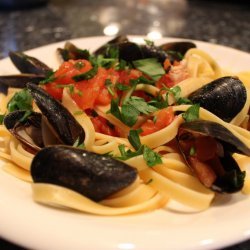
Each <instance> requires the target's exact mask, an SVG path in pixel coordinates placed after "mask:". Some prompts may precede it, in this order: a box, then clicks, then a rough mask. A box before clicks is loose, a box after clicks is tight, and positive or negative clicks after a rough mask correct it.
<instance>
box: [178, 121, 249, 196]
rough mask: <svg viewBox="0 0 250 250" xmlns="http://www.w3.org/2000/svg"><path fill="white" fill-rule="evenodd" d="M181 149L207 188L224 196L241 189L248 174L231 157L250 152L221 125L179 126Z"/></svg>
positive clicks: (196, 123)
mask: <svg viewBox="0 0 250 250" xmlns="http://www.w3.org/2000/svg"><path fill="white" fill-rule="evenodd" d="M177 141H178V146H179V149H180V151H181V153H182V154H183V157H184V159H185V160H186V162H187V164H188V166H190V168H191V169H192V170H193V172H194V174H195V175H196V176H197V178H198V179H199V180H200V181H201V183H202V184H204V185H205V186H206V187H208V188H211V189H212V190H214V191H217V192H222V193H232V192H236V191H239V190H241V189H242V187H243V184H244V177H245V172H243V171H241V170H240V168H239V166H238V164H237V162H236V161H235V160H234V158H233V157H232V154H233V153H235V152H238V153H241V154H244V155H248V156H250V148H249V147H247V146H246V145H245V144H244V143H243V142H242V141H241V140H239V138H237V137H236V136H235V135H234V134H232V133H231V131H229V130H228V129H227V128H225V127H224V126H222V125H221V124H218V123H215V122H211V121H205V120H196V121H192V122H185V123H183V124H181V125H180V127H179V130H178V135H177Z"/></svg>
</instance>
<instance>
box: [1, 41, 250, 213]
mask: <svg viewBox="0 0 250 250" xmlns="http://www.w3.org/2000/svg"><path fill="white" fill-rule="evenodd" d="M57 52H58V57H59V59H60V60H61V64H60V66H59V68H57V69H51V68H49V67H48V66H47V65H46V64H45V63H46V62H41V61H39V60H38V59H36V58H34V57H31V56H28V55H26V54H24V53H21V52H10V58H11V60H12V62H13V63H14V65H15V66H16V67H17V68H18V69H19V71H20V72H21V73H20V75H7V76H0V83H1V84H2V85H3V86H4V88H5V93H1V94H0V103H1V106H0V114H1V116H0V118H1V122H2V124H1V125H0V139H1V140H0V141H1V148H0V149H1V150H0V158H1V160H3V161H4V167H3V169H4V170H5V171H6V172H8V173H10V174H12V175H14V176H15V177H17V178H19V179H21V180H23V181H26V182H30V184H31V188H32V192H33V199H34V200H35V201H36V202H39V203H43V204H47V205H51V206H56V207H64V208H65V207H66V208H70V209H76V210H79V211H82V212H86V213H90V214H98V215H122V214H129V213H136V212H145V211H151V210H154V209H159V208H162V207H166V208H167V207H168V204H170V202H171V201H175V202H177V203H178V204H182V205H184V206H187V207H190V208H192V209H194V211H197V212H199V211H203V210H205V209H207V208H209V207H210V206H212V205H213V200H214V199H215V197H216V196H217V194H218V193H223V194H224V195H227V194H231V193H234V192H242V193H243V194H246V195H248V194H249V193H250V179H249V174H248V172H247V165H248V164H249V156H250V133H249V128H250V125H249V124H250V123H249V106H250V97H249V86H250V73H249V72H239V73H237V74H232V73H231V72H228V71H226V70H224V69H222V68H221V67H220V65H218V63H217V62H216V61H215V60H214V59H213V58H212V57H211V56H210V55H209V54H207V53H206V52H204V51H202V50H200V49H199V48H197V47H196V45H195V44H193V43H190V42H173V43H167V44H163V45H160V46H156V45H155V44H154V43H153V42H151V41H147V40H145V44H136V43H133V42H131V41H129V40H128V39H127V38H126V37H123V36H119V37H116V38H115V39H113V40H111V41H109V42H108V43H107V44H104V45H103V46H101V47H100V48H98V49H97V50H95V51H94V52H92V53H90V52H89V51H88V50H86V49H84V48H83V49H82V48H78V47H76V46H75V45H73V44H72V43H70V42H67V43H66V44H65V47H64V48H58V51H57Z"/></svg>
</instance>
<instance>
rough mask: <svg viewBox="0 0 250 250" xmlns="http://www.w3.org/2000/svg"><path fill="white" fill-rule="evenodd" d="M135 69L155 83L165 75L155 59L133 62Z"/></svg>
mask: <svg viewBox="0 0 250 250" xmlns="http://www.w3.org/2000/svg"><path fill="white" fill-rule="evenodd" d="M133 65H134V66H135V68H136V69H138V70H140V71H142V72H143V73H145V74H146V75H148V76H150V77H151V78H152V79H153V80H155V81H157V80H159V79H160V78H161V76H163V75H164V74H165V70H164V68H163V67H162V65H161V64H160V63H159V62H158V60H157V59H156V58H146V59H141V60H136V61H133Z"/></svg>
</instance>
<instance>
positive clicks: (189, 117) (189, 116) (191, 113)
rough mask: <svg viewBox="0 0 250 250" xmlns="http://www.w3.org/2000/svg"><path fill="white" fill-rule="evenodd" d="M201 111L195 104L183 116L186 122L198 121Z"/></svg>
mask: <svg viewBox="0 0 250 250" xmlns="http://www.w3.org/2000/svg"><path fill="white" fill-rule="evenodd" d="M199 111H200V105H199V104H194V105H192V106H190V107H189V108H188V109H187V110H186V112H185V113H183V114H182V117H183V119H184V120H185V121H186V122H191V121H194V120H197V119H199Z"/></svg>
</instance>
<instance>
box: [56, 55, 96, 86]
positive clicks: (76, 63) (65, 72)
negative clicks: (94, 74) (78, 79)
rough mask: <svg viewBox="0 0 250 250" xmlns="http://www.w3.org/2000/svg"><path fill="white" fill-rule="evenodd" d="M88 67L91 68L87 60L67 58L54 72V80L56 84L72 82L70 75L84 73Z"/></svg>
mask: <svg viewBox="0 0 250 250" xmlns="http://www.w3.org/2000/svg"><path fill="white" fill-rule="evenodd" d="M90 69H92V65H91V63H90V62H89V61H87V60H83V59H79V60H69V61H67V62H64V63H63V64H62V65H61V66H60V68H59V69H58V70H57V71H56V72H55V74H54V76H55V82H57V83H58V84H70V83H72V82H74V80H73V79H72V77H74V76H76V75H79V74H83V73H86V72H88V71H89V70H90Z"/></svg>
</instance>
